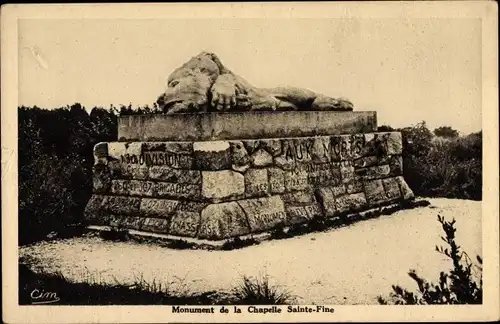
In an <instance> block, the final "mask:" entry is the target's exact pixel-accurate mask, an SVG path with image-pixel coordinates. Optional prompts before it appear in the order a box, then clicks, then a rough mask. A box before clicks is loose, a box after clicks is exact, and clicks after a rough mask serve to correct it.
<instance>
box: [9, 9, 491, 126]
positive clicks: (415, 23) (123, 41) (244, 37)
mask: <svg viewBox="0 0 500 324" xmlns="http://www.w3.org/2000/svg"><path fill="white" fill-rule="evenodd" d="M18 31H19V33H18V35H19V61H18V64H19V105H25V106H33V105H37V106H39V107H43V108H49V109H50V108H56V107H62V106H66V105H71V104H73V103H75V102H80V103H81V104H83V105H84V106H85V107H87V108H92V107H94V106H100V107H109V106H110V104H113V105H115V106H119V105H120V104H125V105H128V104H129V103H132V104H133V105H134V106H135V105H145V104H149V105H152V104H153V102H155V101H156V99H157V97H158V96H159V95H160V94H161V92H162V91H164V88H165V80H166V78H167V77H168V75H169V74H170V73H171V72H172V71H173V70H174V69H175V68H177V67H179V66H180V65H181V64H183V63H184V62H185V61H187V60H189V59H190V58H191V57H193V56H195V55H197V54H198V53H199V52H201V51H211V52H214V53H216V54H217V55H218V56H219V58H220V59H221V61H222V63H223V64H224V65H225V66H227V67H228V68H229V69H231V70H232V71H233V72H235V73H237V74H239V75H241V76H243V77H244V78H245V79H246V80H247V81H249V82H250V83H251V84H253V85H255V86H258V87H274V86H278V85H289V86H296V87H303V88H307V89H310V90H313V91H315V92H320V93H323V94H326V95H329V96H332V97H345V98H348V99H349V100H350V101H352V102H353V104H354V110H357V111H366V110H375V111H377V116H378V124H379V125H390V126H393V127H404V126H410V125H414V124H416V123H418V122H420V121H426V123H427V125H428V126H429V127H430V128H431V129H432V128H435V127H438V126H442V125H447V126H452V127H453V128H455V129H457V130H459V131H460V132H462V133H464V134H465V133H470V132H474V131H478V130H480V129H481V22H480V20H478V19H466V18H462V19H457V18H454V19H447V18H411V19H403V18H401V19H400V18H397V19H395V18H385V19H368V18H362V19H340V18H329V19H316V18H314V19H313V18H310V19H297V18H289V19H284V18H281V19H243V18H233V19H229V18H226V19H157V20H152V19H143V20H140V19H108V20H105V19H101V20H97V19H79V20H62V19H60V20H58V19H37V20H20V21H19V25H18Z"/></svg>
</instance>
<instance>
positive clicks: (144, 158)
mask: <svg viewBox="0 0 500 324" xmlns="http://www.w3.org/2000/svg"><path fill="white" fill-rule="evenodd" d="M121 162H122V163H126V164H139V165H148V166H149V165H168V166H171V167H174V168H190V167H191V166H192V164H193V158H192V157H191V156H190V155H186V154H179V153H172V152H154V151H152V152H143V153H142V154H140V155H137V154H128V153H127V154H124V155H122V156H121Z"/></svg>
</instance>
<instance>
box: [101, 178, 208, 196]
mask: <svg viewBox="0 0 500 324" xmlns="http://www.w3.org/2000/svg"><path fill="white" fill-rule="evenodd" d="M111 192H112V193H114V194H118V195H133V196H146V197H196V196H198V195H199V194H200V187H199V186H197V185H193V184H188V183H170V182H153V181H139V180H113V181H112V184H111Z"/></svg>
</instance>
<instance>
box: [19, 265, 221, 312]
mask: <svg viewBox="0 0 500 324" xmlns="http://www.w3.org/2000/svg"><path fill="white" fill-rule="evenodd" d="M82 279H83V282H78V283H77V282H71V281H69V280H68V279H66V278H65V277H64V275H63V274H62V273H61V272H56V273H47V272H40V273H35V272H33V271H32V270H30V269H29V268H28V267H27V266H26V265H24V264H19V304H20V305H31V304H32V302H33V301H35V300H34V299H33V298H31V295H32V292H33V291H34V290H35V289H36V290H37V294H41V293H56V294H57V297H58V298H59V299H60V300H59V301H58V302H56V303H54V304H51V305H218V304H226V303H227V302H228V298H229V295H228V294H224V293H217V292H205V293H190V292H189V289H188V287H187V284H184V285H181V286H180V287H181V289H179V288H177V289H175V291H174V290H172V282H170V283H168V282H167V283H163V282H161V281H160V280H153V281H152V282H147V281H146V280H144V278H142V277H141V276H139V277H137V278H136V279H135V282H134V283H133V284H132V285H125V284H121V283H119V282H116V283H115V284H108V283H104V282H102V281H101V280H100V279H99V276H98V275H92V274H87V275H85V276H83V277H82Z"/></svg>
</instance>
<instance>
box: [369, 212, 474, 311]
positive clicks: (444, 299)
mask: <svg viewBox="0 0 500 324" xmlns="http://www.w3.org/2000/svg"><path fill="white" fill-rule="evenodd" d="M438 220H439V223H441V226H442V228H443V231H444V232H445V234H446V237H441V239H442V240H443V241H445V242H446V244H447V245H448V246H449V247H448V248H443V247H438V246H436V251H437V252H439V253H442V254H443V255H446V257H448V258H449V259H450V260H452V261H453V269H452V270H450V271H449V273H445V272H443V271H442V272H441V273H440V275H439V283H438V284H434V283H430V282H428V281H427V280H425V279H424V278H421V277H420V276H419V275H418V274H417V273H416V271H415V270H410V272H409V273H408V275H409V276H410V277H411V278H412V279H413V280H414V281H415V282H416V283H417V286H418V292H417V293H414V292H411V291H409V290H408V289H406V288H401V287H400V286H398V285H393V286H392V290H393V293H392V294H391V296H390V299H389V300H386V299H384V298H383V297H379V298H378V301H379V303H380V304H384V305H385V304H389V303H391V304H396V305H426V304H482V302H483V279H482V278H483V276H482V272H483V268H482V264H483V260H482V259H481V257H480V256H477V257H476V259H477V262H478V264H477V265H476V264H473V263H472V261H471V260H470V258H469V256H468V255H467V253H465V252H463V251H461V250H460V246H458V245H457V243H456V242H455V232H456V228H455V220H454V219H453V220H452V221H446V220H444V218H443V217H441V216H439V215H438Z"/></svg>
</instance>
